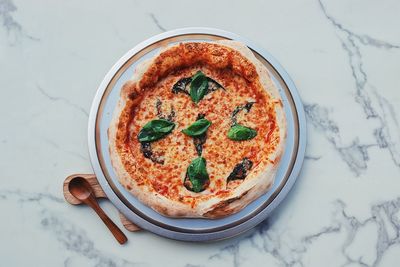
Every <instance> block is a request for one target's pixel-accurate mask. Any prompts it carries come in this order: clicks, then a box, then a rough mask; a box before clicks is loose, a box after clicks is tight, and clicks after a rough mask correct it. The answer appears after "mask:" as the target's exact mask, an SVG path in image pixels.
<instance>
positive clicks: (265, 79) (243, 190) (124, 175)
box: [108, 40, 286, 219]
mask: <svg viewBox="0 0 400 267" xmlns="http://www.w3.org/2000/svg"><path fill="white" fill-rule="evenodd" d="M210 43H215V44H220V45H223V46H225V47H228V48H230V49H233V50H236V51H238V52H240V54H241V55H242V56H244V57H245V58H246V59H248V60H249V61H250V63H252V64H253V65H254V66H255V70H256V72H257V73H251V72H249V73H247V77H246V78H248V79H249V80H251V79H254V78H256V77H257V76H258V77H259V79H260V83H261V85H262V87H263V88H264V89H265V90H266V91H267V92H268V93H269V94H270V96H271V97H272V99H273V101H277V102H278V104H276V105H275V112H276V121H277V124H278V127H279V133H280V142H279V144H278V146H277V148H276V150H275V152H274V153H273V155H272V156H271V157H270V160H272V162H273V163H270V164H268V165H267V167H266V168H265V170H264V171H263V172H262V173H261V174H260V175H259V176H258V177H256V179H252V180H250V181H247V182H246V183H242V184H241V185H239V186H238V187H237V188H235V189H234V190H233V193H232V195H231V197H229V198H228V199H222V200H221V199H218V198H211V199H210V200H208V201H205V202H201V203H198V205H197V206H196V207H195V208H191V207H190V205H185V204H182V203H180V202H177V201H173V200H170V199H168V198H166V197H164V196H162V195H159V194H155V193H154V192H150V191H149V190H148V189H147V188H146V187H140V186H137V184H136V181H135V180H134V179H131V177H130V175H129V173H128V172H127V171H126V170H125V168H124V165H123V163H122V160H121V158H120V155H119V153H118V151H117V131H118V127H120V125H119V123H120V121H119V120H120V115H121V113H122V111H123V110H124V108H125V106H126V104H127V101H128V100H129V101H138V102H139V101H140V99H138V98H135V97H134V96H133V97H132V94H133V95H139V94H140V92H139V88H145V87H147V86H149V85H151V84H152V83H154V82H157V81H154V80H151V79H150V78H151V76H152V74H151V72H152V71H154V68H153V65H154V64H155V63H156V62H155V59H156V58H157V56H159V55H160V54H161V53H163V52H164V51H166V50H168V49H170V48H172V47H174V46H169V47H167V48H166V49H165V50H163V51H161V52H160V54H158V55H156V56H155V57H153V58H152V59H150V60H147V61H144V62H142V63H140V64H139V65H138V66H137V68H136V70H135V73H134V75H133V79H132V80H130V81H128V82H127V83H126V84H125V85H124V86H123V88H122V90H121V97H120V100H119V102H118V104H117V107H116V109H115V110H114V113H113V119H112V122H111V125H110V127H109V129H108V135H109V150H110V151H109V152H110V158H111V162H112V166H113V168H114V171H115V173H116V174H117V176H118V178H119V180H120V183H121V184H122V185H123V186H124V187H125V188H126V189H127V190H129V191H130V192H131V193H132V194H133V195H134V196H135V197H136V198H138V200H139V201H141V202H142V203H143V204H145V205H147V206H149V207H151V208H152V209H154V210H156V211H157V212H159V213H161V214H163V215H165V216H168V217H186V218H204V217H206V218H211V219H215V218H221V217H225V216H228V215H231V214H234V213H236V212H238V211H240V210H242V209H243V208H244V207H246V206H247V205H248V204H249V203H251V202H252V201H254V200H255V199H257V198H258V197H260V196H261V195H262V194H264V193H265V192H266V191H267V190H268V189H269V188H270V187H271V186H272V184H273V181H274V178H275V174H276V172H277V169H278V166H279V162H280V158H281V156H282V155H283V152H284V148H285V139H286V119H285V114H284V110H283V103H282V100H281V97H280V94H279V91H278V89H277V88H276V87H275V85H274V84H273V82H272V80H271V78H270V76H269V73H268V70H267V68H266V67H265V66H264V65H263V64H262V63H261V62H260V61H259V60H258V59H257V58H256V57H255V56H254V54H253V53H252V52H251V50H250V49H249V48H247V47H246V46H245V45H243V44H242V43H240V42H235V41H225V40H224V41H216V42H210ZM178 45H179V44H178ZM178 45H175V46H178ZM152 68H153V69H152ZM149 72H150V74H149ZM161 75H162V73H161ZM255 75H256V76H255ZM131 99H133V100H131Z"/></svg>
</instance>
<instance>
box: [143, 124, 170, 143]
mask: <svg viewBox="0 0 400 267" xmlns="http://www.w3.org/2000/svg"><path fill="white" fill-rule="evenodd" d="M174 128H175V123H173V122H171V121H167V120H163V119H159V120H152V121H149V122H148V123H146V125H145V126H143V128H142V129H141V130H140V132H139V134H138V139H139V141H140V142H152V141H156V140H158V139H161V138H163V137H164V136H166V135H167V134H169V133H170V132H172V130H173V129H174Z"/></svg>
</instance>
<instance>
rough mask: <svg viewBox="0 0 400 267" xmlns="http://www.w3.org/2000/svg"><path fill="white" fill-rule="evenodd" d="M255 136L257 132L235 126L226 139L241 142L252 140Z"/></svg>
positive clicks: (238, 125) (241, 126)
mask: <svg viewBox="0 0 400 267" xmlns="http://www.w3.org/2000/svg"><path fill="white" fill-rule="evenodd" d="M256 135H257V131H256V130H254V129H251V128H249V127H246V126H243V125H240V124H235V125H233V126H232V127H231V128H230V129H229V132H228V138H229V139H231V140H235V141H243V140H250V139H253V138H254V137H255V136H256Z"/></svg>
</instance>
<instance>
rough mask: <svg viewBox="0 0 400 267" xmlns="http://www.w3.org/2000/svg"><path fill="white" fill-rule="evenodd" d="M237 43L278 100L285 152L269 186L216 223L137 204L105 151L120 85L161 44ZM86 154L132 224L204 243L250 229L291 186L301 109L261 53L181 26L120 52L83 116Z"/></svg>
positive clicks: (213, 32) (299, 151) (298, 155)
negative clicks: (260, 67)
mask: <svg viewBox="0 0 400 267" xmlns="http://www.w3.org/2000/svg"><path fill="white" fill-rule="evenodd" d="M221 39H228V40H237V41H240V42H242V43H244V44H246V45H247V46H248V47H249V48H250V49H251V50H252V51H253V53H254V54H255V55H256V57H257V58H258V59H259V60H260V61H261V62H262V63H263V64H264V65H265V66H266V67H267V68H268V70H269V72H270V75H271V77H272V80H273V81H274V83H275V85H276V86H277V87H278V89H279V92H280V94H281V97H282V99H283V106H284V110H285V114H286V118H287V128H288V133H287V140H286V149H285V152H284V155H283V157H282V160H281V163H280V165H279V169H278V172H277V175H276V178H275V181H274V184H273V186H272V188H271V189H270V190H269V191H268V192H267V193H265V194H264V195H262V196H261V197H259V198H258V199H257V200H255V201H253V202H252V203H250V204H249V205H248V206H247V207H246V208H244V209H243V210H242V211H240V212H238V213H236V214H233V215H230V216H228V217H226V218H222V219H182V218H181V219H179V218H169V217H165V216H162V215H160V214H159V213H157V212H155V211H154V210H152V209H150V208H149V207H147V206H145V205H143V204H142V203H141V202H139V201H138V200H137V199H136V198H135V197H134V196H133V195H131V194H130V193H129V192H128V191H127V190H125V189H124V188H123V186H122V185H121V184H120V183H119V182H118V178H117V176H116V175H115V173H114V171H113V168H112V166H111V161H110V157H109V152H108V135H107V129H108V127H109V125H110V121H111V118H112V114H113V111H114V108H115V106H116V104H117V102H118V98H119V94H120V90H121V87H122V85H123V84H124V83H125V82H126V81H128V80H129V79H130V78H131V77H132V74H133V71H134V69H135V67H136V66H137V64H138V63H139V62H141V61H142V60H145V59H147V58H149V57H152V56H153V55H154V54H156V53H157V52H158V51H159V49H160V48H161V47H163V46H165V45H168V44H173V43H178V42H187V41H196V42H204V41H213V40H221ZM88 137H89V152H90V159H91V162H92V166H93V170H94V172H95V174H96V176H97V179H98V181H99V183H100V185H101V186H102V188H103V190H104V192H105V193H106V194H107V197H108V198H109V199H110V200H111V201H112V202H113V204H114V205H115V206H116V207H117V208H118V209H119V210H120V211H121V212H122V213H123V214H124V215H125V216H126V217H127V218H128V219H130V220H131V221H132V222H134V223H135V224H137V225H138V226H140V227H141V228H143V229H145V230H148V231H151V232H153V233H156V234H158V235H162V236H165V237H168V238H172V239H177V240H185V241H210V240H218V239H223V238H228V237H232V236H235V235H238V234H239V233H242V232H244V231H246V230H248V229H251V228H252V227H254V226H256V225H257V224H259V223H260V222H262V221H263V220H265V218H267V216H268V214H270V213H271V211H272V210H273V209H275V208H276V207H277V206H278V204H279V203H280V202H281V201H282V200H283V198H284V197H285V196H286V194H287V193H288V192H289V190H290V188H291V187H292V186H293V184H294V182H295V180H296V178H297V175H298V173H299V171H300V168H301V165H302V162H303V158H304V153H305V146H306V124H305V116H304V110H303V105H302V103H301V100H300V97H299V95H298V93H297V90H296V87H295V85H294V83H293V82H292V80H291V79H290V77H289V75H288V74H287V73H286V71H285V70H284V69H283V68H282V67H281V66H280V64H279V63H278V62H277V61H276V60H275V59H274V58H273V57H272V56H271V55H270V54H269V53H268V52H266V51H265V50H263V49H261V48H259V47H258V46H256V45H255V44H253V43H252V42H250V41H248V40H246V39H244V38H242V37H240V36H238V35H236V34H233V33H230V32H226V31H222V30H217V29H210V28H185V29H178V30H173V31H169V32H165V33H162V34H159V35H157V36H154V37H152V38H150V39H148V40H146V41H144V42H142V43H140V44H138V45H137V46H135V47H134V48H133V49H132V50H130V51H129V52H128V53H126V54H125V55H124V56H123V57H122V58H121V59H120V60H118V62H117V63H116V64H115V65H114V66H113V67H112V68H111V70H110V71H109V72H108V73H107V75H106V76H105V78H104V80H103V82H102V83H101V84H100V86H99V88H98V90H97V93H96V96H95V98H94V100H93V104H92V108H91V111H90V117H89V129H88Z"/></svg>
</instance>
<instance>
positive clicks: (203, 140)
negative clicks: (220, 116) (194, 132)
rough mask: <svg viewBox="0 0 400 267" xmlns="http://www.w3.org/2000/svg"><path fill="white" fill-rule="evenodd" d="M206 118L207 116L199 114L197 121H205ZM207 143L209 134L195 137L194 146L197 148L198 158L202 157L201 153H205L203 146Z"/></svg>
mask: <svg viewBox="0 0 400 267" xmlns="http://www.w3.org/2000/svg"><path fill="white" fill-rule="evenodd" d="M204 118H205V114H201V113H200V114H198V115H197V118H196V121H198V120H201V119H204ZM206 141H207V132H205V133H203V134H201V135H199V136H194V137H193V144H194V147H195V148H196V152H197V155H198V156H201V153H203V145H204V144H205V143H206Z"/></svg>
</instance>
